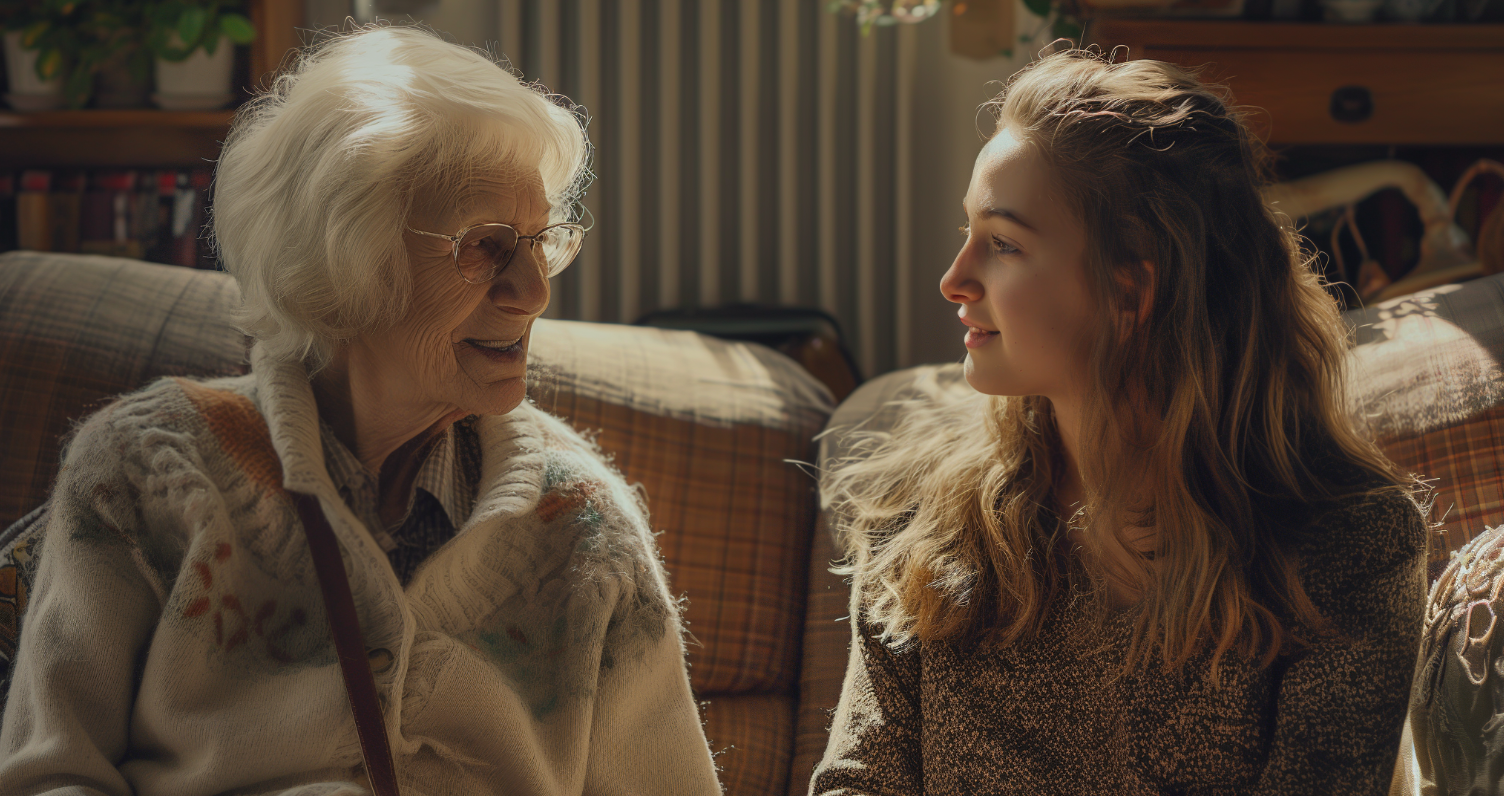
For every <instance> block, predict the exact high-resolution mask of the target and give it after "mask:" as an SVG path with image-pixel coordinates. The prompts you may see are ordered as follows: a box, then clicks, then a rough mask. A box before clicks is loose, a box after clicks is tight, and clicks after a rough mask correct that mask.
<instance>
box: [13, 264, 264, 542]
mask: <svg viewBox="0 0 1504 796" xmlns="http://www.w3.org/2000/svg"><path fill="white" fill-rule="evenodd" d="M238 296H239V293H238V292H237V291H236V290H235V284H234V282H232V281H231V280H230V279H229V278H228V277H226V276H225V275H223V274H208V273H204V272H202V271H194V270H191V269H187V268H179V267H173V266H165V265H148V264H145V263H140V262H136V261H133V260H121V259H117V258H113V257H97V256H90V255H69V256H66V257H64V256H58V255H50V254H41V253H37V252H10V253H8V254H5V255H0V373H4V374H5V378H4V379H3V380H0V451H4V455H3V456H0V528H3V527H5V526H8V525H10V524H11V523H12V522H14V521H15V520H17V519H18V518H20V517H21V515H23V514H25V513H26V512H28V511H30V510H32V509H33V508H35V507H36V506H37V504H39V503H41V502H42V500H43V499H44V498H45V497H46V495H47V492H48V491H49V490H50V489H51V488H52V478H53V476H54V475H55V474H56V473H57V464H58V452H59V445H60V443H61V441H62V437H63V435H64V434H66V433H67V431H68V429H69V427H70V424H72V423H73V422H75V421H77V420H81V419H82V418H83V417H85V416H86V415H88V414H89V413H91V412H92V411H93V410H94V409H97V408H99V407H100V406H103V405H104V404H105V403H106V402H108V401H109V399H110V398H111V397H113V396H115V395H119V394H120V393H123V392H129V391H130V390H134V389H136V388H137V387H141V386H143V385H145V384H148V383H150V382H152V381H154V380H156V379H157V378H160V377H162V376H200V375H209V374H221V373H228V372H233V371H240V372H243V370H242V369H243V368H244V367H245V365H244V361H245V342H244V338H243V337H242V336H241V335H240V333H239V332H236V331H235V329H234V328H233V327H231V326H230V323H229V318H228V311H229V308H230V307H231V306H232V305H233V302H234V301H235V300H236V299H237V297H238Z"/></svg>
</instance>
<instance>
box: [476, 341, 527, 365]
mask: <svg viewBox="0 0 1504 796" xmlns="http://www.w3.org/2000/svg"><path fill="white" fill-rule="evenodd" d="M526 337H527V335H523V336H522V337H519V338H517V339H516V340H513V341H511V342H510V343H508V342H507V341H505V340H475V339H466V340H465V345H467V346H469V347H470V349H471V350H472V351H476V352H478V353H479V354H480V355H481V356H483V357H485V358H486V359H489V360H491V361H492V362H495V363H496V364H498V365H515V364H517V363H519V362H522V361H523V360H524V359H525V358H526V357H527V351H526V350H524V348H523V345H522V341H523V339H524V338H526Z"/></svg>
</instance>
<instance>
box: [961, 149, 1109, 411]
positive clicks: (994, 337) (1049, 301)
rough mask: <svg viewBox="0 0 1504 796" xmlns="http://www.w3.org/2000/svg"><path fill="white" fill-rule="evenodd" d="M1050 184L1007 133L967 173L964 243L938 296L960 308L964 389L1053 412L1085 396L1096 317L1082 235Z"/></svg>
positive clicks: (1030, 152)
mask: <svg viewBox="0 0 1504 796" xmlns="http://www.w3.org/2000/svg"><path fill="white" fill-rule="evenodd" d="M1053 183H1054V178H1053V175H1052V173H1051V171H1050V169H1049V167H1048V165H1047V164H1046V163H1045V162H1044V160H1043V159H1042V158H1041V157H1040V156H1039V154H1038V153H1037V152H1036V151H1035V149H1034V148H1033V147H1032V146H1030V145H1026V144H1024V143H1023V142H1022V141H1020V140H1019V139H1018V138H1016V137H1014V135H1013V134H1012V132H1011V131H1010V130H1006V129H1005V130H1004V131H1002V132H1000V133H998V134H997V135H996V136H994V137H993V138H992V140H991V141H988V142H987V145H986V146H985V147H983V148H982V152H981V154H980V155H978V156H977V162H976V166H975V167H974V168H973V169H972V174H971V187H970V189H969V190H968V191H967V193H966V199H965V202H964V209H965V212H966V220H967V228H966V229H965V232H966V243H965V245H964V246H962V248H961V251H960V253H959V254H957V255H956V259H955V262H953V263H952V264H951V266H950V270H948V271H946V272H945V276H944V277H942V278H941V280H940V291H941V293H943V294H944V295H945V298H946V299H948V300H950V301H953V302H955V303H957V304H959V305H961V306H960V308H959V309H958V310H957V312H956V314H957V315H958V316H960V318H961V322H962V323H963V324H965V327H966V328H965V329H964V330H961V329H958V332H962V333H964V335H965V343H966V349H967V352H966V380H967V381H968V382H970V383H971V386H972V387H974V388H976V389H977V390H978V391H979V392H983V393H988V394H990V395H1015V396H1023V395H1043V396H1046V397H1049V398H1051V399H1052V400H1054V401H1057V402H1058V401H1061V400H1077V399H1079V396H1080V395H1081V394H1082V391H1083V390H1084V389H1085V385H1086V383H1087V366H1088V360H1089V355H1090V340H1091V334H1092V330H1093V328H1094V314H1095V310H1094V307H1093V304H1094V302H1093V300H1092V298H1091V294H1090V290H1089V284H1088V282H1087V274H1086V265H1085V255H1086V240H1085V229H1084V227H1083V225H1082V223H1081V221H1080V220H1079V219H1078V218H1077V217H1076V215H1075V213H1073V212H1072V211H1071V210H1070V208H1069V207H1068V206H1067V205H1066V203H1065V201H1064V198H1063V196H1062V194H1061V192H1060V191H1059V190H1058V188H1057V187H1056V186H1055V185H1054V184H1053Z"/></svg>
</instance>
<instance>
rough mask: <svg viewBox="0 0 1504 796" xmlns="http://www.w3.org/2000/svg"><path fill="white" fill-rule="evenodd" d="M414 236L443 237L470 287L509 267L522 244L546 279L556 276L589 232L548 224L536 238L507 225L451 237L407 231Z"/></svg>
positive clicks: (467, 230)
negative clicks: (527, 249)
mask: <svg viewBox="0 0 1504 796" xmlns="http://www.w3.org/2000/svg"><path fill="white" fill-rule="evenodd" d="M407 231H408V232H411V233H413V234H414V235H426V236H428V237H430V238H443V239H444V240H447V241H449V242H450V244H452V246H453V248H452V251H451V253H452V254H453V255H454V267H455V268H456V269H458V270H459V272H460V278H461V279H463V280H465V281H466V282H469V283H470V284H472V285H480V284H485V283H487V282H490V281H491V280H493V279H495V278H496V277H497V275H498V274H500V273H501V272H502V271H504V270H506V267H507V266H508V265H511V264H512V258H514V257H516V256H517V250H518V249H519V248H521V246H522V244H523V243H524V242H525V243H527V244H528V246H530V247H531V248H532V250H533V259H535V260H537V261H538V263H539V264H540V265H542V266H543V268H544V271H545V272H547V274H548V275H549V276H550V277H553V276H557V275H558V274H559V272H560V271H563V270H564V269H565V268H566V267H567V266H568V265H569V264H570V263H571V262H574V258H575V255H577V254H579V253H580V244H582V243H584V242H585V233H586V232H589V229H588V228H586V227H584V226H581V225H579V224H550V225H549V226H546V227H544V228H543V229H542V230H539V232H538V234H536V235H522V234H520V233H518V232H517V229H516V228H515V227H513V226H512V225H511V224H476V225H474V226H471V227H465V228H464V229H462V230H460V231H459V232H457V233H455V234H453V235H440V234H439V233H437V232H424V231H423V230H421V229H413V228H412V227H408V228H407Z"/></svg>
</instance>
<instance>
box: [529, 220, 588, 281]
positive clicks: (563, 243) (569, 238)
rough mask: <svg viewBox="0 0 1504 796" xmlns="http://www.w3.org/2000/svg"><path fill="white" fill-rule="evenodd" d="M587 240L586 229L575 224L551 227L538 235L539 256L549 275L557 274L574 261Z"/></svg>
mask: <svg viewBox="0 0 1504 796" xmlns="http://www.w3.org/2000/svg"><path fill="white" fill-rule="evenodd" d="M584 242H585V230H584V229H582V228H580V227H578V226H576V225H574V224H568V225H564V226H557V227H549V228H548V229H545V230H543V232H542V234H540V235H539V236H538V244H539V246H538V256H539V257H541V258H543V263H542V265H543V266H544V268H545V269H546V270H547V271H548V275H549V276H556V275H558V273H559V272H560V271H563V270H564V269H565V268H567V267H568V266H569V264H570V263H572V262H574V258H575V256H576V255H578V254H579V253H580V244H582V243H584Z"/></svg>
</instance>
